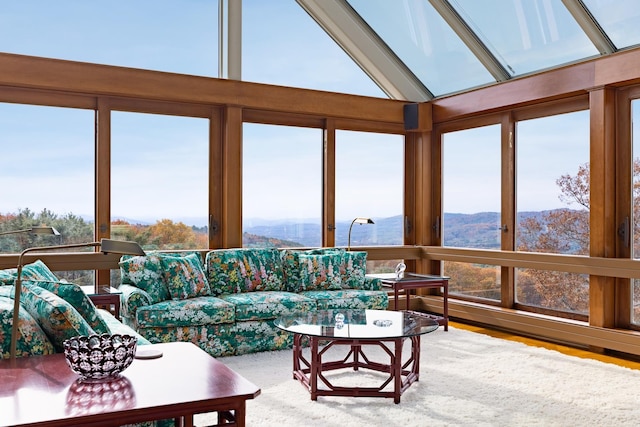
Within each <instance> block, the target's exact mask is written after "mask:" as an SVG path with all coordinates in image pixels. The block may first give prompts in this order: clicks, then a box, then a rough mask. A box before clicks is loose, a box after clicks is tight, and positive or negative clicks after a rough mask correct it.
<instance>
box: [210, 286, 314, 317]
mask: <svg viewBox="0 0 640 427" xmlns="http://www.w3.org/2000/svg"><path fill="white" fill-rule="evenodd" d="M220 298H222V299H224V300H225V301H227V302H229V303H231V304H232V305H233V306H235V311H236V315H235V319H236V322H243V321H247V320H270V319H275V318H277V317H280V316H287V315H290V314H296V313H307V312H309V311H313V310H315V308H316V304H315V301H313V300H310V299H309V298H305V297H304V296H302V295H299V294H294V293H291V292H282V291H265V292H245V293H242V294H231V295H223V296H221V297H220Z"/></svg>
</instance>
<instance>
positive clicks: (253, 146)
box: [242, 123, 322, 247]
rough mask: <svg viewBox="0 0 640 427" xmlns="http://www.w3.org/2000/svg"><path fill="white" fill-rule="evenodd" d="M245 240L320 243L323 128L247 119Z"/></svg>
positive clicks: (276, 244)
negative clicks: (258, 121)
mask: <svg viewBox="0 0 640 427" xmlns="http://www.w3.org/2000/svg"><path fill="white" fill-rule="evenodd" d="M242 153H243V159H242V174H243V178H242V231H243V236H242V244H243V246H245V247H302V246H304V247H310V246H320V244H321V240H322V235H321V229H320V224H321V214H322V205H321V202H322V131H321V130H319V129H307V128H300V127H288V126H273V125H258V124H251V123H246V124H244V127H243V146H242Z"/></svg>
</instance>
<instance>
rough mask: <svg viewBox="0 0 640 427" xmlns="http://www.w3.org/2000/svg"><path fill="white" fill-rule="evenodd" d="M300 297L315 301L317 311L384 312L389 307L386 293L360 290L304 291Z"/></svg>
mask: <svg viewBox="0 0 640 427" xmlns="http://www.w3.org/2000/svg"><path fill="white" fill-rule="evenodd" d="M302 295H304V296H306V297H307V298H311V299H313V300H315V302H316V307H317V309H318V310H331V309H334V308H336V309H338V308H343V309H370V310H385V309H386V308H387V306H388V305H389V297H388V296H387V293H386V292H381V291H366V290H361V289H343V290H340V291H306V292H302Z"/></svg>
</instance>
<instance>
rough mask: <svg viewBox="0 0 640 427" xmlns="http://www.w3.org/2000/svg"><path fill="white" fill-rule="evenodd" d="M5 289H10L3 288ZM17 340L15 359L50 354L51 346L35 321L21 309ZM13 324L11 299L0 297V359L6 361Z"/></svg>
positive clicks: (9, 353)
mask: <svg viewBox="0 0 640 427" xmlns="http://www.w3.org/2000/svg"><path fill="white" fill-rule="evenodd" d="M5 288H10V287H9V286H5ZM18 316H19V317H18V339H17V341H16V357H25V356H35V355H40V354H52V353H53V352H54V349H53V345H52V344H51V342H50V341H49V339H48V338H47V335H46V334H45V333H44V331H43V330H42V328H40V325H38V322H37V321H36V319H34V318H33V316H32V315H31V314H29V312H28V311H27V310H25V309H24V308H23V307H20V311H19V312H18ZM12 324H13V299H11V298H8V297H7V296H0V336H1V337H4V338H3V339H1V340H0V346H1V347H0V349H1V352H0V358H3V359H7V358H9V357H10V355H11V325H12Z"/></svg>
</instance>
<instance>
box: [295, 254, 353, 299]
mask: <svg viewBox="0 0 640 427" xmlns="http://www.w3.org/2000/svg"><path fill="white" fill-rule="evenodd" d="M341 262H342V254H340V253H327V254H323V255H314V254H306V253H305V254H301V255H299V256H298V263H299V265H300V286H301V289H302V290H305V291H315V290H332V289H335V290H337V289H341V284H342V279H341V278H340V263H341Z"/></svg>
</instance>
